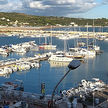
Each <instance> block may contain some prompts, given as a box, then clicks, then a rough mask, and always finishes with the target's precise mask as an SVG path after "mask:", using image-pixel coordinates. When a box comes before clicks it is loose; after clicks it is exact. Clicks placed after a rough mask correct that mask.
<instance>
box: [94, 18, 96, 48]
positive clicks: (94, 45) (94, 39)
mask: <svg viewBox="0 0 108 108" xmlns="http://www.w3.org/2000/svg"><path fill="white" fill-rule="evenodd" d="M95 45H96V38H95V26H94V19H93V46H95Z"/></svg>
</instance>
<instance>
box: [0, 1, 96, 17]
mask: <svg viewBox="0 0 108 108" xmlns="http://www.w3.org/2000/svg"><path fill="white" fill-rule="evenodd" d="M3 1H7V2H5V3H4V4H3ZM0 2H2V4H1V3H0V11H8V10H9V11H10V12H11V11H15V12H22V13H27V14H35V15H44V16H68V15H70V14H74V13H75V14H76V13H78V14H79V13H84V12H87V11H89V10H90V9H92V8H94V7H95V6H97V2H96V1H95V0H0ZM7 8H8V9H7Z"/></svg>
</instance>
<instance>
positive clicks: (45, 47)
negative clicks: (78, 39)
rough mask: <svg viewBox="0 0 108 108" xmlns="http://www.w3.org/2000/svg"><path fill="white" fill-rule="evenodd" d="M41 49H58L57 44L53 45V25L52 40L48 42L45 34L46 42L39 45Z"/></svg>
mask: <svg viewBox="0 0 108 108" xmlns="http://www.w3.org/2000/svg"><path fill="white" fill-rule="evenodd" d="M39 49H43V50H56V45H52V26H51V42H50V43H49V44H48V43H47V38H46V36H45V43H43V44H42V45H40V46H39Z"/></svg>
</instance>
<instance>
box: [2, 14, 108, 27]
mask: <svg viewBox="0 0 108 108" xmlns="http://www.w3.org/2000/svg"><path fill="white" fill-rule="evenodd" d="M87 23H88V25H93V19H85V18H68V17H54V16H34V15H27V14H24V13H4V12H0V26H45V25H66V26H68V25H79V26H84V25H87ZM94 25H95V26H108V19H106V18H98V19H94Z"/></svg>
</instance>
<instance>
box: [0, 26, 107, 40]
mask: <svg viewBox="0 0 108 108" xmlns="http://www.w3.org/2000/svg"><path fill="white" fill-rule="evenodd" d="M47 28H49V29H50V27H3V28H0V34H4V35H8V36H14V35H19V36H21V37H27V36H29V37H39V36H41V35H45V36H51V34H52V36H56V37H61V36H62V35H71V36H73V35H80V38H96V36H105V37H108V32H95V33H94V32H83V31H66V30H64V31H53V30H45V29H47ZM54 28H55V27H54ZM88 34H89V35H88Z"/></svg>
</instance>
